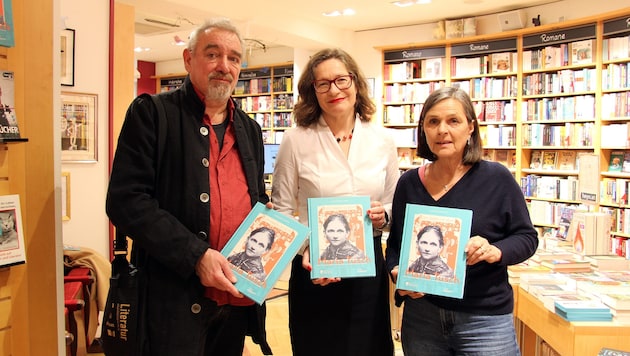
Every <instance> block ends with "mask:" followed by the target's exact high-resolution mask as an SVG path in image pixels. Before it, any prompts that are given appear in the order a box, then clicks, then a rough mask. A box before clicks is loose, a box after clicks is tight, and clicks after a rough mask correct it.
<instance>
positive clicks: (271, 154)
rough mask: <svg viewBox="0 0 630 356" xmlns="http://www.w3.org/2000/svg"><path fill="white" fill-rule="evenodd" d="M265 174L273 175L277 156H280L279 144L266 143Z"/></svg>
mask: <svg viewBox="0 0 630 356" xmlns="http://www.w3.org/2000/svg"><path fill="white" fill-rule="evenodd" d="M264 146H265V172H264V173H265V174H273V168H274V167H275V166H276V155H277V154H278V148H280V145H279V144H274V143H265V145H264Z"/></svg>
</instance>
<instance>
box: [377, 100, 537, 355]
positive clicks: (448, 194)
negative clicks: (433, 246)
mask: <svg viewBox="0 0 630 356" xmlns="http://www.w3.org/2000/svg"><path fill="white" fill-rule="evenodd" d="M482 150H483V149H482V146H481V138H480V135H479V125H478V123H477V121H476V115H475V111H474V107H473V104H472V102H471V100H470V98H469V96H468V94H466V93H465V92H464V91H462V90H459V89H456V88H442V89H438V90H436V91H434V92H433V93H432V94H431V95H429V97H428V98H427V100H426V101H425V104H424V107H423V109H422V113H421V114H420V122H419V125H418V155H419V156H420V157H423V158H425V159H427V160H428V161H430V163H428V164H425V165H423V166H421V167H419V168H418V169H413V170H409V171H407V172H405V173H404V174H403V175H402V177H401V178H400V180H399V181H398V185H397V187H396V192H395V194H394V200H393V206H392V218H391V223H392V226H391V231H390V235H389V238H388V241H387V257H386V259H387V267H388V269H389V271H390V273H391V276H392V278H393V279H394V281H395V280H396V278H397V276H398V261H399V257H400V245H401V240H402V233H403V222H404V213H405V206H406V204H423V205H433V206H442V207H450V208H460V209H469V210H472V212H473V218H472V226H471V237H470V239H469V240H468V242H467V243H466V246H465V248H464V251H465V253H466V264H467V267H466V268H467V270H466V279H465V286H464V297H463V299H456V298H448V297H441V296H436V295H430V294H426V295H425V294H423V293H419V292H411V291H404V290H397V291H396V298H397V301H398V302H399V304H400V302H402V301H404V302H405V308H404V311H403V322H402V330H401V332H402V335H401V339H402V344H403V351H404V353H405V356H419V355H431V356H435V355H456V354H457V355H464V354H465V355H472V354H475V355H501V356H505V355H519V354H520V351H519V349H518V345H517V343H516V336H515V331H514V320H513V316H512V310H513V308H514V298H513V292H512V287H511V286H510V284H509V283H508V272H507V267H508V266H509V265H513V264H517V263H520V262H522V261H525V260H526V259H528V258H529V257H530V256H532V255H533V254H534V252H535V251H536V248H537V246H538V237H537V233H536V230H535V229H534V227H533V226H532V222H531V219H530V217H529V212H528V210H527V206H526V203H525V199H524V197H523V193H522V191H521V189H520V187H519V185H518V184H517V182H516V180H515V179H514V177H513V176H512V174H511V173H510V172H509V171H508V169H507V168H505V167H504V166H503V165H501V164H499V163H496V162H489V161H484V160H482V159H481V157H482Z"/></svg>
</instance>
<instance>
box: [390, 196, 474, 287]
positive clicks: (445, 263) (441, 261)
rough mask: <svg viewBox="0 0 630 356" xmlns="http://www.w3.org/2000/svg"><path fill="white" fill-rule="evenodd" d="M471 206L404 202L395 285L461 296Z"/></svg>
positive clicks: (464, 274)
mask: <svg viewBox="0 0 630 356" xmlns="http://www.w3.org/2000/svg"><path fill="white" fill-rule="evenodd" d="M471 224H472V210H467V209H457V208H445V207H438V206H428V205H417V204H407V207H406V210H405V221H404V225H403V236H402V245H401V250H400V260H399V265H398V279H397V280H396V289H401V290H409V291H415V292H422V293H425V294H434V295H441V296H445V297H452V298H458V299H461V298H463V296H464V281H465V279H466V253H465V252H464V247H465V246H466V243H467V242H468V240H469V238H470V229H471Z"/></svg>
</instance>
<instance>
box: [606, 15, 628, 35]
mask: <svg viewBox="0 0 630 356" xmlns="http://www.w3.org/2000/svg"><path fill="white" fill-rule="evenodd" d="M624 32H630V17H629V16H626V17H622V18H618V19H615V20H610V21H606V22H604V36H609V35H615V34H619V33H624Z"/></svg>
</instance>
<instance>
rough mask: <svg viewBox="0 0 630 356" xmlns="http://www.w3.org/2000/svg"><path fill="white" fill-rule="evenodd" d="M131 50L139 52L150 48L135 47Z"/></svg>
mask: <svg viewBox="0 0 630 356" xmlns="http://www.w3.org/2000/svg"><path fill="white" fill-rule="evenodd" d="M133 50H134V52H136V53H140V52H148V51H150V50H151V48H148V47H136V48H134V49H133Z"/></svg>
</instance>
